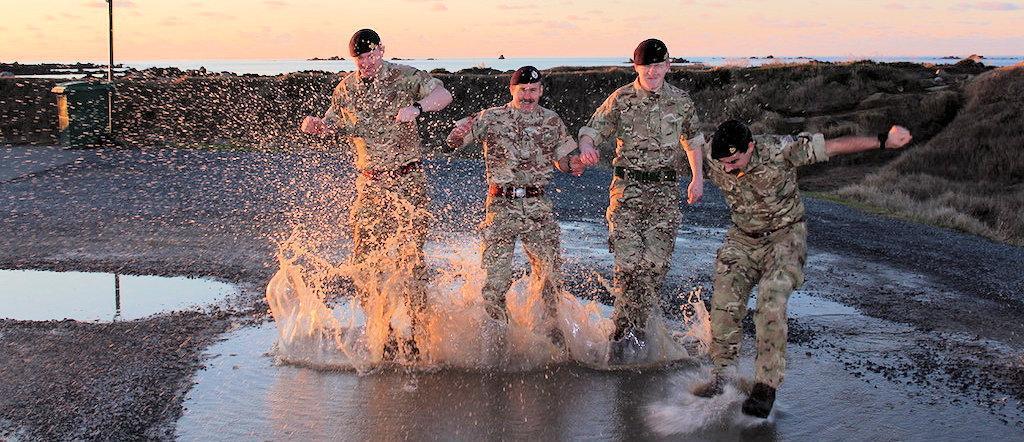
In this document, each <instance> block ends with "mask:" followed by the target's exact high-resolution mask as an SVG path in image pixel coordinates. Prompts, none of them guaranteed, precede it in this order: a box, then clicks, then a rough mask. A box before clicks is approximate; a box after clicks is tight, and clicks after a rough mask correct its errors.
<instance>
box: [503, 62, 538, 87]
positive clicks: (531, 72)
mask: <svg viewBox="0 0 1024 442" xmlns="http://www.w3.org/2000/svg"><path fill="white" fill-rule="evenodd" d="M529 83H540V71H538V70H537V68H535V67H533V66H523V67H521V68H519V69H516V71H515V72H513V73H512V78H511V79H509V81H508V85H509V86H515V85H517V84H529Z"/></svg>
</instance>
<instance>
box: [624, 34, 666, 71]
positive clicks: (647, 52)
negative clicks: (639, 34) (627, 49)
mask: <svg viewBox="0 0 1024 442" xmlns="http://www.w3.org/2000/svg"><path fill="white" fill-rule="evenodd" d="M665 60H668V46H665V42H663V41H661V40H658V39H657V38H648V39H647V40H644V41H642V42H640V44H638V45H637V46H636V50H634V51H633V64H638V65H645V64H653V63H661V62H663V61H665Z"/></svg>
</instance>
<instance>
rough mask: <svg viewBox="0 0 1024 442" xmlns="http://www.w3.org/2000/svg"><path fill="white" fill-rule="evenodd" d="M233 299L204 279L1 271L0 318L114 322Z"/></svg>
mask: <svg viewBox="0 0 1024 442" xmlns="http://www.w3.org/2000/svg"><path fill="white" fill-rule="evenodd" d="M237 293H238V288H237V287H236V286H234V285H231V284H227V283H223V282H218V281H212V280H208V279H191V278H183V277H175V278H168V277H162V276H139V275H120V274H111V273H88V272H48V271H38V270H0V318H9V319H18V320H26V321H48V320H61V319H74V320H76V321H116V320H132V319H139V318H144V317H146V316H150V315H153V314H155V313H159V312H163V311H169V310H180V309H183V308H187V307H192V306H202V305H208V304H212V303H215V302H217V301H220V300H223V299H224V298H225V297H227V296H229V295H233V294H237Z"/></svg>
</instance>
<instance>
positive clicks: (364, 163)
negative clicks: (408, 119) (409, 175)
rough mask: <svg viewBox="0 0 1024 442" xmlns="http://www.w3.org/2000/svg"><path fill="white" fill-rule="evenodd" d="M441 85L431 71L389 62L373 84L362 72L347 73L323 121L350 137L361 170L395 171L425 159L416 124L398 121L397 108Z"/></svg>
mask: <svg viewBox="0 0 1024 442" xmlns="http://www.w3.org/2000/svg"><path fill="white" fill-rule="evenodd" d="M440 86H443V84H442V83H441V80H438V79H436V78H433V77H431V76H430V75H429V74H427V73H426V72H423V71H421V70H418V69H415V68H412V67H409V66H405V65H400V64H394V63H389V62H386V61H385V62H383V65H382V66H381V68H380V71H379V72H377V75H376V76H375V77H374V78H373V80H372V81H370V82H364V81H363V80H362V79H361V78H360V77H359V74H358V72H352V73H350V74H348V75H346V76H345V78H343V79H342V80H341V82H339V83H338V86H337V87H335V88H334V94H333V96H332V97H331V107H330V108H329V109H327V112H326V113H325V114H324V120H325V122H326V123H327V124H328V125H330V126H333V127H334V128H336V129H337V130H338V131H339V132H340V133H341V134H342V135H344V136H346V137H348V141H349V143H350V144H351V145H352V147H353V149H355V155H356V164H355V165H356V168H357V169H359V170H366V169H373V170H394V169H396V168H398V167H400V166H404V165H406V164H409V163H411V162H414V161H419V160H420V158H421V157H422V146H421V144H420V136H419V132H418V130H417V128H416V124H413V123H402V122H399V121H396V120H395V116H396V115H398V110H399V109H401V108H403V107H407V106H411V105H412V104H413V103H414V102H415V101H417V100H421V99H423V98H424V97H426V96H427V95H428V94H430V92H431V91H433V90H434V89H435V88H437V87H440Z"/></svg>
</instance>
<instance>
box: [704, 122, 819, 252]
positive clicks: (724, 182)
mask: <svg viewBox="0 0 1024 442" xmlns="http://www.w3.org/2000/svg"><path fill="white" fill-rule="evenodd" d="M754 143H755V144H754V153H753V154H752V155H751V156H750V162H749V163H748V164H747V167H746V168H744V170H743V171H742V172H741V173H739V174H735V175H734V174H731V173H728V172H726V171H725V169H723V167H722V163H721V162H720V161H718V160H714V159H712V158H711V149H710V148H708V149H704V151H705V152H704V159H705V165H706V167H705V174H706V175H707V176H709V177H710V178H711V180H712V181H714V183H715V185H716V186H718V188H719V189H721V190H722V193H723V194H724V195H725V201H726V203H728V204H729V208H730V209H731V211H732V222H733V224H734V225H736V227H737V228H739V229H740V230H742V231H744V232H746V233H748V234H759V233H766V232H771V231H774V230H778V229H781V228H783V227H786V226H788V225H790V224H793V223H795V222H797V221H801V220H803V218H804V204H803V202H802V201H800V190H799V188H797V182H796V168H797V167H800V166H803V165H805V164H814V163H818V162H822V161H828V153H827V152H826V151H825V137H824V136H822V135H821V134H809V133H806V132H805V133H801V134H800V135H798V136H797V137H796V138H795V139H794V138H793V137H791V136H784V137H783V136H778V135H757V136H755V137H754Z"/></svg>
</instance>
